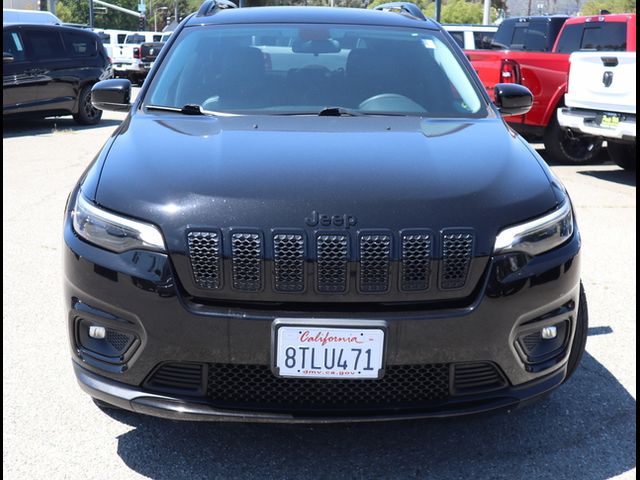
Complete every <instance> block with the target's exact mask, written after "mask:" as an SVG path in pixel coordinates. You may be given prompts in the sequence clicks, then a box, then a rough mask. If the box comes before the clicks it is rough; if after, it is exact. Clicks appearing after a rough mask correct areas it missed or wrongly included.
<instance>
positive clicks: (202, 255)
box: [185, 229, 487, 302]
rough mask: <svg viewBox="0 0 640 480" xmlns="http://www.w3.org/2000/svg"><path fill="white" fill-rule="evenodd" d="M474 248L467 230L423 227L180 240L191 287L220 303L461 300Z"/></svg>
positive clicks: (473, 266)
mask: <svg viewBox="0 0 640 480" xmlns="http://www.w3.org/2000/svg"><path fill="white" fill-rule="evenodd" d="M467 230H469V229H467ZM307 242H309V244H307ZM475 242H476V239H475V236H474V234H473V233H472V232H471V231H465V230H452V229H446V230H445V231H444V232H443V233H441V234H440V235H434V234H433V233H431V232H430V231H428V230H424V229H422V230H411V231H407V230H404V231H402V232H400V234H399V235H398V234H394V233H392V232H389V233H380V232H379V231H378V232H375V231H366V230H364V231H359V232H357V233H356V232H343V233H341V232H326V233H325V232H317V231H316V232H314V233H306V232H304V231H302V230H276V231H275V232H274V233H269V234H266V235H263V233H262V232H258V231H254V232H250V231H248V232H247V231H244V232H243V231H238V229H232V230H231V232H226V231H219V230H218V231H217V230H215V229H212V231H192V232H189V233H188V235H187V243H188V253H189V261H190V267H191V268H190V273H191V277H192V279H193V283H192V285H193V286H194V287H195V288H197V289H201V290H219V292H217V294H218V295H219V296H220V298H221V299H222V298H223V297H226V296H232V295H235V294H237V293H256V292H263V291H265V292H269V291H271V292H276V293H279V294H296V293H298V294H300V293H303V292H305V293H307V294H308V295H309V296H315V297H316V298H317V297H325V296H326V295H340V294H347V293H350V294H352V295H354V294H360V295H362V301H364V302H368V301H371V300H370V299H364V296H365V295H370V296H371V295H376V296H382V295H385V294H388V295H389V296H395V301H403V300H402V298H398V295H397V294H398V293H402V294H404V296H405V297H407V298H410V297H412V298H410V299H411V301H415V300H418V301H421V300H423V299H427V297H431V298H428V299H436V300H437V299H439V298H438V297H439V296H442V297H444V298H447V299H450V298H457V297H458V296H463V295H465V296H468V295H470V294H471V292H472V291H471V287H472V286H473V285H472V283H471V282H470V280H469V279H470V278H471V279H472V280H473V284H475V282H477V280H478V279H479V277H480V275H481V269H482V267H481V265H483V264H486V262H487V258H486V257H483V258H482V259H477V261H476V262H474V249H475ZM396 245H398V246H397V247H396ZM185 273H187V272H185ZM434 287H435V288H434ZM461 289H465V290H464V291H463V292H462V293H460V290H461ZM188 290H191V289H189V288H188ZM447 290H451V292H447ZM212 293H213V292H212ZM254 300H257V299H256V298H254ZM348 301H352V300H348Z"/></svg>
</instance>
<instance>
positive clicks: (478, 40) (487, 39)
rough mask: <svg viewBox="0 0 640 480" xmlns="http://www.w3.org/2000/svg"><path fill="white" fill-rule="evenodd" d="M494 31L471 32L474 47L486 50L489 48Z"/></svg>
mask: <svg viewBox="0 0 640 480" xmlns="http://www.w3.org/2000/svg"><path fill="white" fill-rule="evenodd" d="M494 35H495V33H494V32H473V40H474V43H475V45H476V49H480V50H486V49H489V48H491V41H492V40H493V36H494Z"/></svg>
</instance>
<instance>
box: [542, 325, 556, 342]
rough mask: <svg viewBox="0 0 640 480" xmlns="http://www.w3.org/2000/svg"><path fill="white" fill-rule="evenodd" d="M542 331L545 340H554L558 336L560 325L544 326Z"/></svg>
mask: <svg viewBox="0 0 640 480" xmlns="http://www.w3.org/2000/svg"><path fill="white" fill-rule="evenodd" d="M541 333H542V339H543V340H552V339H554V338H556V337H557V336H558V327H556V326H555V325H552V326H550V327H544V328H543V329H542V332H541Z"/></svg>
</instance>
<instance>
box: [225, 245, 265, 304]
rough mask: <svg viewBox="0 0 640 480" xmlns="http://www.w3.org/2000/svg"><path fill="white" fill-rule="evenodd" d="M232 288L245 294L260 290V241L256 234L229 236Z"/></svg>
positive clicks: (261, 256)
mask: <svg viewBox="0 0 640 480" xmlns="http://www.w3.org/2000/svg"><path fill="white" fill-rule="evenodd" d="M231 257H232V278H233V288H235V289H236V290H242V291H245V292H257V291H259V290H261V289H262V259H263V255H262V240H261V238H260V235H259V234H257V233H234V234H232V235H231Z"/></svg>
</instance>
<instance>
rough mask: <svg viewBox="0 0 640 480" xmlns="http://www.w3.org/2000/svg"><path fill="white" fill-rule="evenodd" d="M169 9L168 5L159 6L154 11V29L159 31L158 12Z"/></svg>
mask: <svg viewBox="0 0 640 480" xmlns="http://www.w3.org/2000/svg"><path fill="white" fill-rule="evenodd" d="M166 10H169V8H168V7H158V8H156V9H155V10H154V11H153V31H154V32H157V31H158V12H162V11H166Z"/></svg>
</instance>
